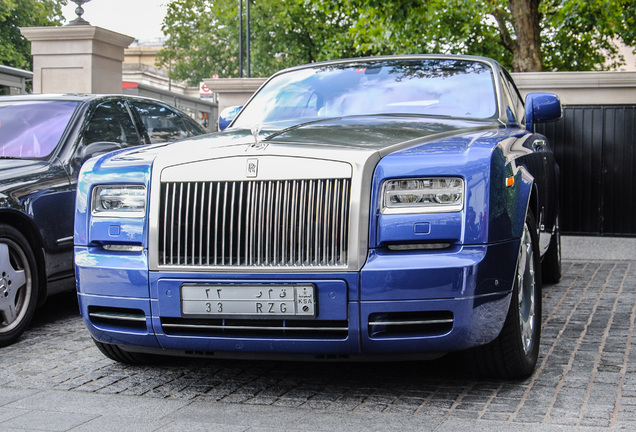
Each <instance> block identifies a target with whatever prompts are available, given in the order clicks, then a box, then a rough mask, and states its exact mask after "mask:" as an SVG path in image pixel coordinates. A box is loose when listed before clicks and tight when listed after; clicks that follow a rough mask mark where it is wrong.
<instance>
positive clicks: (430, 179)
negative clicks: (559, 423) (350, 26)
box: [75, 55, 561, 378]
mask: <svg viewBox="0 0 636 432" xmlns="http://www.w3.org/2000/svg"><path fill="white" fill-rule="evenodd" d="M237 111H238V110H234V112H237ZM560 116H561V104H560V102H559V99H558V98H557V97H556V96H555V95H552V94H548V93H534V94H529V95H528V96H527V97H526V99H525V103H524V100H523V99H522V97H521V96H520V94H519V92H518V90H517V88H516V87H515V85H514V83H513V81H512V79H511V78H510V75H509V74H508V73H507V72H506V70H505V69H504V68H502V67H501V66H500V65H499V64H498V63H497V62H495V61H493V60H490V59H487V58H481V57H470V56H438V55H433V56H428V55H427V56H424V55H416V56H391V57H372V58H362V59H351V60H339V61H331V62H324V63H314V64H310V65H306V66H300V67H295V68H291V69H287V70H284V71H282V72H279V73H277V74H275V75H274V76H272V77H271V78H270V79H269V80H268V81H267V82H266V83H265V84H264V85H263V86H262V87H261V88H260V89H259V90H258V91H257V92H256V93H255V94H254V96H253V97H252V98H251V99H250V100H249V102H248V103H247V104H246V105H245V106H244V107H243V108H242V109H240V111H238V114H237V115H236V117H235V118H234V119H233V120H232V121H231V123H230V124H229V127H227V129H226V130H225V131H223V132H219V133H217V134H212V135H207V136H203V137H195V138H191V139H188V140H186V141H181V142H180V143H179V144H178V145H157V146H150V147H144V148H138V149H131V150H123V151H119V152H116V153H111V154H109V155H106V156H101V157H96V158H93V159H91V160H89V161H88V162H87V163H85V164H84V166H83V168H82V171H81V174H80V179H79V185H78V189H77V200H76V203H77V208H76V215H75V264H76V278H77V287H78V294H79V303H80V309H81V314H82V317H83V319H84V321H85V323H86V325H87V327H88V329H89V331H90V333H91V335H92V337H93V338H94V340H95V342H96V344H97V347H98V348H99V349H100V350H101V351H102V352H103V353H104V354H105V355H106V356H108V357H110V358H111V359H114V360H117V361H120V362H127V363H137V362H144V361H147V360H148V359H149V358H155V359H156V355H157V354H160V355H177V356H201V357H206V356H210V357H221V358H222V357H241V358H263V357H274V358H281V357H282V358H293V359H299V358H300V359H304V358H305V359H342V360H346V359H353V360H355V359H360V358H364V359H371V360H374V359H377V360H386V359H406V358H433V357H438V356H441V355H444V354H446V353H450V352H456V351H462V352H464V354H465V356H466V358H468V359H469V362H470V363H472V364H473V365H474V366H475V367H476V369H477V370H478V371H480V372H481V373H483V374H485V375H490V376H497V377H504V378H518V377H524V376H528V375H529V374H531V373H532V371H533V370H534V367H535V365H536V362H537V357H538V352H539V340H540V332H541V284H542V281H548V282H554V281H557V280H558V279H559V278H560V276H561V262H560V241H559V222H558V212H559V204H558V201H557V183H558V175H559V171H558V167H557V165H556V163H555V160H554V154H553V152H552V149H551V147H550V145H549V144H548V143H547V141H546V138H545V137H544V136H542V135H539V134H537V133H536V132H535V126H536V124H537V123H539V122H547V121H553V120H557V119H558V118H560Z"/></svg>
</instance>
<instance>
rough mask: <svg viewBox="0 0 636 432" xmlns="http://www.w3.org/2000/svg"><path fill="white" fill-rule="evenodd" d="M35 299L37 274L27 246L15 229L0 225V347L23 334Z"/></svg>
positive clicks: (33, 256)
mask: <svg viewBox="0 0 636 432" xmlns="http://www.w3.org/2000/svg"><path fill="white" fill-rule="evenodd" d="M37 298H38V272H37V266H36V261H35V255H34V254H33V251H32V250H31V247H30V246H29V242H28V241H27V240H26V238H25V237H24V236H23V235H22V234H21V233H20V231H18V230H17V229H15V228H13V227H12V226H9V225H4V224H0V347H4V346H7V345H10V344H12V343H13V342H15V341H16V340H17V339H18V338H19V337H20V336H21V335H22V333H24V331H25V330H26V328H27V326H28V325H29V323H30V322H31V319H32V318H33V314H34V312H35V307H36V304H37Z"/></svg>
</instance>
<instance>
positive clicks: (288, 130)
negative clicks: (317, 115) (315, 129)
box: [263, 116, 357, 141]
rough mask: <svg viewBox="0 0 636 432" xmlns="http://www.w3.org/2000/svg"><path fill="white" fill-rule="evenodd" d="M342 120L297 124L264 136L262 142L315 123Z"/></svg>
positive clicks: (332, 118)
mask: <svg viewBox="0 0 636 432" xmlns="http://www.w3.org/2000/svg"><path fill="white" fill-rule="evenodd" d="M346 117H357V116H346ZM343 118H344V117H327V118H322V119H316V120H312V121H308V122H304V123H298V124H295V125H293V126H289V127H286V128H285V129H281V130H279V131H276V132H274V133H273V134H271V135H268V136H266V137H265V139H264V140H263V141H269V140H272V139H274V138H276V137H277V136H280V135H283V134H286V133H287V132H290V131H293V130H296V129H300V128H302V127H305V126H310V125H313V124H317V123H323V122H328V121H331V120H342V119H343Z"/></svg>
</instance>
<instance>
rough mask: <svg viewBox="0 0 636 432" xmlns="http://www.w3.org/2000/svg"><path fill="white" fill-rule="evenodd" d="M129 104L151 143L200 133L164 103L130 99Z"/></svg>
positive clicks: (188, 121)
mask: <svg viewBox="0 0 636 432" xmlns="http://www.w3.org/2000/svg"><path fill="white" fill-rule="evenodd" d="M130 104H131V105H132V106H133V107H134V108H135V110H136V111H137V113H138V114H139V116H140V117H141V121H142V122H143V124H144V126H145V127H146V131H147V132H148V137H149V138H150V142H151V143H153V144H154V143H162V142H169V141H176V140H180V139H183V138H188V137H191V136H195V135H200V134H201V131H200V130H197V128H196V126H193V125H192V124H191V121H190V119H188V118H185V117H184V116H182V115H180V114H179V113H177V112H176V111H173V110H172V109H170V108H169V107H167V106H165V105H159V104H153V103H149V102H143V101H132V102H130ZM192 122H193V121H192Z"/></svg>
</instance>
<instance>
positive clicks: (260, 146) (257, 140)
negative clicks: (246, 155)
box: [248, 124, 268, 150]
mask: <svg viewBox="0 0 636 432" xmlns="http://www.w3.org/2000/svg"><path fill="white" fill-rule="evenodd" d="M261 129H263V125H261V124H255V125H254V126H252V135H253V136H254V144H250V145H249V147H248V149H249V148H254V149H256V150H264V149H265V148H266V147H267V145H268V144H267V143H266V142H263V141H261V137H260V133H261Z"/></svg>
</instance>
